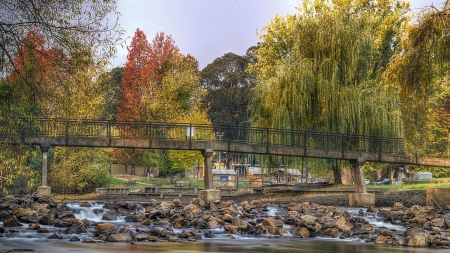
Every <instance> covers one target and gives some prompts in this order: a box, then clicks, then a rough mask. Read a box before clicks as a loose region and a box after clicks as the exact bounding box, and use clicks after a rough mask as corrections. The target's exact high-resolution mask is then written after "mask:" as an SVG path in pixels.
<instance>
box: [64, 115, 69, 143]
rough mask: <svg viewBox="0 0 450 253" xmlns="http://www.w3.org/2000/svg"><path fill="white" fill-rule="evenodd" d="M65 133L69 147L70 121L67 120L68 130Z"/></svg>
mask: <svg viewBox="0 0 450 253" xmlns="http://www.w3.org/2000/svg"><path fill="white" fill-rule="evenodd" d="M64 131H65V133H64V134H65V136H66V145H68V144H69V121H68V120H66V129H65V130H64Z"/></svg>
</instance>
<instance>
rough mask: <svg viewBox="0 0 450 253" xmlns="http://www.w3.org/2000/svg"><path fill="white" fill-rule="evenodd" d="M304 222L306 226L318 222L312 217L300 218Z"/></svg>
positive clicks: (304, 216) (303, 216)
mask: <svg viewBox="0 0 450 253" xmlns="http://www.w3.org/2000/svg"><path fill="white" fill-rule="evenodd" d="M300 218H301V219H302V220H303V221H304V222H306V224H314V223H315V222H316V219H317V218H316V217H314V216H311V215H302V216H301V217H300Z"/></svg>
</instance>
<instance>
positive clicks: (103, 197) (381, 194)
mask: <svg viewBox="0 0 450 253" xmlns="http://www.w3.org/2000/svg"><path fill="white" fill-rule="evenodd" d="M55 198H56V199H58V200H60V201H64V202H71V201H86V200H89V201H98V202H108V201H138V202H149V201H150V200H151V199H158V200H160V201H164V200H165V201H172V200H173V199H175V198H177V199H180V202H182V203H189V202H190V201H191V200H192V199H193V198H194V197H192V196H183V197H181V198H178V197H176V196H165V197H164V199H160V198H159V196H152V197H146V196H142V195H131V194H130V195H127V194H95V193H91V194H85V195H55ZM222 200H233V201H234V202H235V203H240V202H242V201H249V202H251V201H252V200H260V201H262V202H263V203H271V204H284V203H301V202H310V203H315V204H320V205H326V206H346V205H348V193H343V194H330V193H328V194H327V193H326V192H324V193H314V194H300V193H296V192H287V193H258V194H246V195H239V196H233V197H223V198H222ZM375 201H376V203H375V206H376V207H392V206H393V204H394V203H396V202H402V203H403V205H404V206H405V207H411V206H413V205H420V206H425V205H426V191H425V190H398V189H377V192H376V193H375Z"/></svg>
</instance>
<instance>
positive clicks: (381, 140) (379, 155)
mask: <svg viewBox="0 0 450 253" xmlns="http://www.w3.org/2000/svg"><path fill="white" fill-rule="evenodd" d="M376 139H377V140H378V141H377V143H378V160H380V161H381V146H382V144H383V143H382V142H383V139H381V138H380V137H377V138H376Z"/></svg>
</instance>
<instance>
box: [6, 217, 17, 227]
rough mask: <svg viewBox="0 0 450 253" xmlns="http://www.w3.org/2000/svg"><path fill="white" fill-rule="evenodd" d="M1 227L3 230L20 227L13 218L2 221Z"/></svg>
mask: <svg viewBox="0 0 450 253" xmlns="http://www.w3.org/2000/svg"><path fill="white" fill-rule="evenodd" d="M3 226H4V227H5V228H11V227H17V226H22V225H21V224H20V223H19V222H18V221H17V219H16V218H15V217H11V218H6V219H4V220H3Z"/></svg>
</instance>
